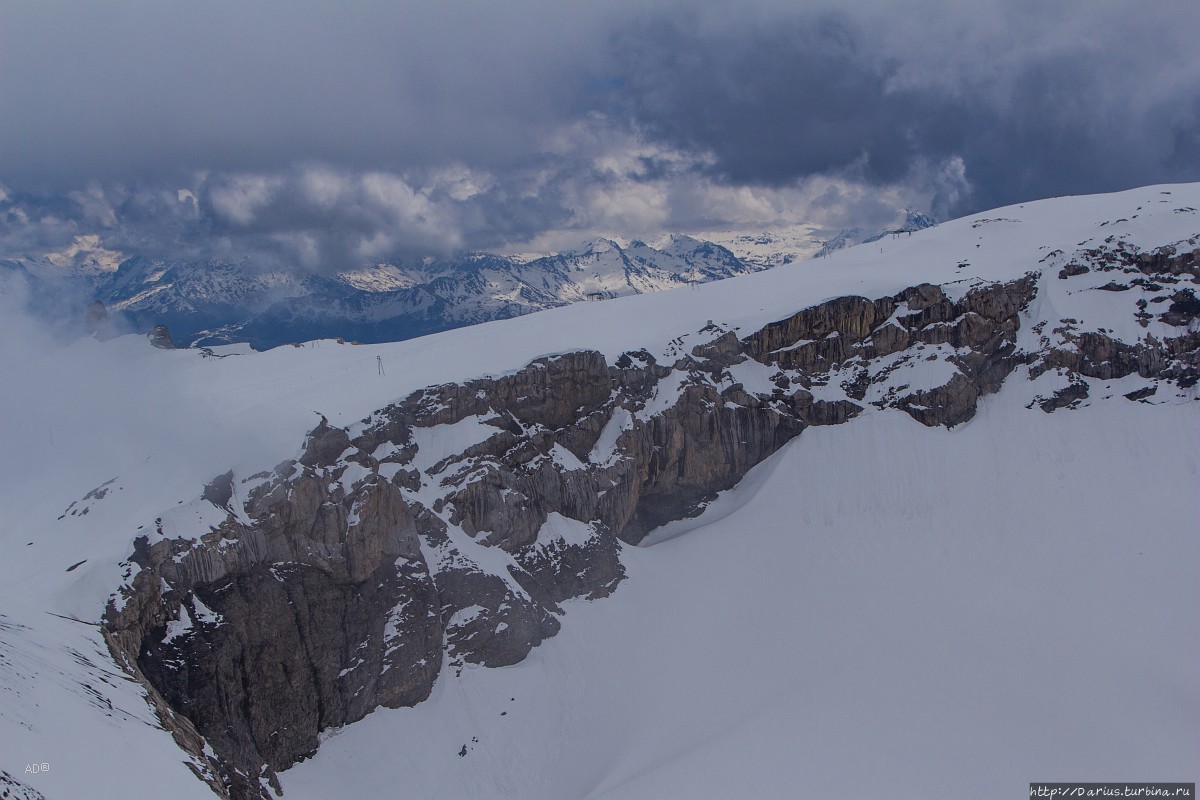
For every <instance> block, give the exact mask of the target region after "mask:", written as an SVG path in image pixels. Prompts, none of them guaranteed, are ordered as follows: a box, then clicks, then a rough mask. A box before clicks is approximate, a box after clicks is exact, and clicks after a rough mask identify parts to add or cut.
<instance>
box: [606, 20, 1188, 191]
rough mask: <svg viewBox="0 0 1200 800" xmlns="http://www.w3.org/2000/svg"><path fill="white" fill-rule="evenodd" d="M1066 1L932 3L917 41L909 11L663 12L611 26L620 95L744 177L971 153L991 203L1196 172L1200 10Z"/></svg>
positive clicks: (866, 167) (884, 166) (895, 170)
mask: <svg viewBox="0 0 1200 800" xmlns="http://www.w3.org/2000/svg"><path fill="white" fill-rule="evenodd" d="M1057 5H1058V6H1060V8H1059V10H1058V12H1057V13H1055V12H1053V11H1051V12H1049V13H1047V12H1039V10H1038V9H1037V8H1036V7H1035V6H1031V5H1028V4H1011V5H1006V6H1003V7H999V8H990V9H989V7H988V6H987V5H986V4H967V5H964V6H963V7H962V8H958V7H954V6H944V7H943V8H941V9H937V8H936V4H919V5H917V6H915V8H917V9H923V10H924V11H925V12H926V13H927V14H929V15H931V16H930V18H929V19H927V20H926V21H925V22H926V23H927V24H923V25H922V26H920V28H919V29H918V30H917V31H916V32H915V33H916V34H917V36H918V38H912V39H909V38H906V37H908V36H910V35H913V34H914V31H913V30H912V29H913V27H914V26H913V24H912V23H913V22H914V20H913V19H911V18H909V19H906V20H901V22H903V23H904V24H897V18H896V15H894V14H889V15H886V16H884V15H882V14H868V13H864V9H862V8H858V9H856V10H855V11H854V12H847V11H825V12H819V13H800V14H781V15H778V16H771V17H765V18H764V17H757V18H754V19H752V20H750V21H747V22H746V23H745V24H743V25H741V26H733V27H730V26H727V25H714V24H711V20H708V19H706V18H705V17H704V15H696V16H682V15H670V16H666V15H664V16H661V17H659V18H657V19H655V20H654V21H653V23H652V24H650V25H647V26H645V27H643V28H640V29H638V30H626V31H622V32H620V33H618V34H617V35H616V36H615V38H614V42H615V47H616V48H617V49H618V50H620V51H621V52H623V53H625V54H626V57H627V60H626V66H625V69H623V70H622V71H621V72H620V73H618V76H617V77H618V79H619V82H620V85H621V86H622V87H623V89H622V92H621V96H620V98H619V102H620V103H621V104H623V106H624V108H625V109H626V113H627V114H628V115H629V116H630V117H632V118H635V119H638V120H640V121H641V122H642V123H643V124H645V125H646V126H647V127H648V130H650V131H652V132H653V133H654V134H656V135H658V136H660V137H662V138H664V139H666V140H667V141H670V142H672V143H674V144H676V145H679V146H684V147H690V148H696V149H703V150H707V151H710V152H711V153H713V154H714V155H715V156H716V163H715V165H714V169H715V170H716V171H718V172H719V173H720V174H721V175H723V176H724V177H725V178H726V179H727V180H729V181H732V182H734V183H767V184H783V183H787V182H789V181H792V180H795V179H796V178H797V177H802V176H806V175H811V174H813V173H827V172H830V171H844V172H846V173H847V174H852V175H854V176H857V177H861V178H862V179H864V180H866V181H868V182H869V183H872V184H886V183H891V182H896V181H902V180H905V179H906V178H907V177H908V176H909V175H910V173H911V172H912V170H913V169H914V167H916V166H918V165H921V164H930V163H941V162H944V161H945V160H947V159H950V158H954V157H959V158H961V159H962V160H963V161H964V162H965V164H966V165H967V172H968V174H969V177H970V179H971V181H972V183H973V184H974V186H975V188H976V194H975V196H974V198H973V202H974V203H975V204H981V205H984V206H987V205H995V204H1000V203H1004V202H1012V201H1015V200H1019V199H1027V198H1031V197H1040V196H1046V195H1050V194H1064V193H1073V192H1088V191H1103V190H1108V189H1115V188H1122V187H1127V186H1129V185H1133V184H1136V183H1139V182H1140V183H1149V182H1159V181H1172V180H1181V179H1195V178H1196V177H1198V176H1200V148H1198V147H1197V146H1196V145H1197V142H1196V134H1195V131H1196V130H1197V129H1198V128H1200V116H1198V114H1197V104H1196V97H1197V93H1198V92H1200V71H1198V70H1200V59H1197V57H1196V55H1195V51H1196V48H1195V45H1194V32H1195V31H1196V30H1200V12H1198V11H1197V6H1196V5H1195V4H1182V3H1160V4H1155V5H1154V6H1153V11H1151V10H1149V9H1147V8H1145V7H1144V6H1141V5H1140V4H1139V5H1133V4H1128V5H1123V4H1112V3H1109V4H1104V3H1086V4H1081V3H1066V4H1057ZM1064 7H1069V9H1070V13H1063V9H1064ZM880 10H882V8H881V9H880ZM934 10H937V11H940V12H941V15H940V17H939V18H932V12H933V11H934ZM976 16H978V17H979V19H977V20H973V19H972V18H973V17H976ZM973 21H974V22H976V23H977V25H976V26H974V27H973V26H972V22H973ZM964 29H965V30H967V31H969V35H966V36H962V37H961V38H959V36H958V34H959V31H961V30H964ZM1189 31H1190V33H1189ZM977 45H982V46H977ZM954 210H957V211H960V212H961V211H963V210H964V209H963V208H958V209H954Z"/></svg>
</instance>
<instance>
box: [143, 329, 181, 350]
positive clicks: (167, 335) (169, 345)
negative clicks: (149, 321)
mask: <svg viewBox="0 0 1200 800" xmlns="http://www.w3.org/2000/svg"><path fill="white" fill-rule="evenodd" d="M148 338H149V339H150V344H152V345H154V346H155V347H157V348H159V349H161V350H174V349H175V342H174V341H173V340H172V339H171V331H169V330H168V329H167V326H166V325H155V326H154V330H152V331H150V333H149V335H148Z"/></svg>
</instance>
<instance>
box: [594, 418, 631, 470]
mask: <svg viewBox="0 0 1200 800" xmlns="http://www.w3.org/2000/svg"><path fill="white" fill-rule="evenodd" d="M629 430H633V415H632V414H630V413H629V412H628V411H627V410H625V409H624V408H619V407H618V408H615V409H613V413H612V416H611V417H609V419H608V422H606V423H605V424H604V429H603V430H602V431H600V437H599V438H598V439H596V444H594V445H593V446H592V452H590V453H589V454H588V461H590V462H591V463H593V464H611V463H613V460H614V459H615V458H616V454H617V440H618V439H619V438H620V437H621V434H622V433H624V432H625V431H629Z"/></svg>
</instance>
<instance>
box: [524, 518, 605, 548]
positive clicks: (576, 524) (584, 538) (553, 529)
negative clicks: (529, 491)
mask: <svg viewBox="0 0 1200 800" xmlns="http://www.w3.org/2000/svg"><path fill="white" fill-rule="evenodd" d="M595 535H596V530H595V528H594V527H593V526H592V525H591V524H590V523H587V522H580V521H579V520H577V519H571V518H570V517H564V516H563V515H562V514H559V513H558V512H557V511H555V512H551V513H550V514H549V515H548V516H547V517H546V521H545V522H544V523H542V527H541V528H540V529H538V535H537V544H538V545H539V546H541V547H543V548H553V547H559V546H562V545H566V546H568V547H583V546H585V545H586V544H587V543H588V542H590V541H591V540H592V538H593V537H594V536H595Z"/></svg>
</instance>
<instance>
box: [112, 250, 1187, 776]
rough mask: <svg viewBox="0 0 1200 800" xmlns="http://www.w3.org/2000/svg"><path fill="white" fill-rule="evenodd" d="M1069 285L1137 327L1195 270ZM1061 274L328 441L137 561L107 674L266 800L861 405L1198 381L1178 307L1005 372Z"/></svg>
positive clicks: (838, 310) (477, 384)
mask: <svg viewBox="0 0 1200 800" xmlns="http://www.w3.org/2000/svg"><path fill="white" fill-rule="evenodd" d="M1144 256H1149V258H1145V257H1144ZM1160 256H1161V257H1160ZM1074 260H1075V261H1076V262H1079V263H1080V264H1081V265H1083V266H1087V270H1088V271H1096V272H1099V271H1110V272H1113V273H1114V275H1116V274H1117V273H1119V274H1120V275H1127V274H1136V275H1137V276H1138V277H1136V278H1133V279H1132V280H1130V281H1129V283H1130V288H1138V289H1140V290H1141V293H1142V294H1150V295H1151V296H1150V299H1149V300H1148V299H1147V298H1146V297H1141V298H1138V299H1137V300H1136V301H1134V302H1133V303H1131V304H1130V305H1131V308H1137V309H1138V310H1137V311H1136V312H1134V313H1135V314H1136V313H1148V312H1146V311H1145V307H1146V306H1145V305H1143V303H1145V304H1147V305H1148V304H1149V302H1151V301H1153V300H1154V299H1155V298H1157V297H1162V296H1164V292H1165V291H1166V290H1165V289H1164V284H1171V285H1174V283H1179V282H1182V281H1183V280H1186V279H1189V278H1190V279H1191V280H1193V281H1194V280H1195V274H1196V264H1197V260H1196V258H1195V256H1194V254H1193V253H1187V254H1184V255H1177V254H1176V253H1175V252H1174V251H1172V252H1171V253H1169V254H1167V251H1166V250H1165V249H1164V250H1160V251H1157V252H1156V253H1153V254H1142V253H1138V254H1134V255H1133V256H1132V260H1130V259H1123V258H1122V257H1120V256H1119V255H1113V253H1112V251H1105V252H1099V251H1097V252H1095V253H1091V254H1089V253H1087V252H1082V251H1081V252H1080V253H1078V254H1076V257H1075V259H1074ZM1084 262H1086V263H1084ZM1064 269H1065V267H1064ZM1067 273H1068V274H1067V276H1066V277H1063V278H1058V277H1053V276H1052V273H1050V272H1044V273H1040V274H1039V273H1031V274H1030V275H1027V276H1026V277H1024V278H1021V279H1018V280H1015V281H1012V282H1009V283H1006V284H983V285H979V286H976V287H975V288H973V289H971V290H969V291H966V292H965V293H964V292H962V291H961V287H953V289H954V291H951V287H945V286H942V287H939V286H933V285H930V284H921V285H917V286H913V287H910V288H909V289H906V290H904V291H903V292H900V293H898V294H896V295H894V296H890V297H882V298H875V299H871V298H865V297H854V296H847V297H840V298H835V299H833V300H830V301H828V302H825V303H822V304H820V305H818V306H815V307H812V308H808V309H804V310H801V311H800V312H798V313H797V314H795V315H793V316H792V317H790V318H788V319H784V320H781V321H779V322H775V323H772V324H770V325H767V326H765V327H763V328H762V329H760V330H758V331H756V332H754V333H751V334H750V335H748V336H745V337H741V338H739V337H738V336H737V335H736V333H734V332H732V331H722V330H719V329H716V328H714V329H713V330H711V331H709V334H710V341H708V342H707V343H706V344H704V345H701V346H698V347H696V348H693V349H692V350H691V351H690V352H689V353H686V354H680V357H679V358H678V359H677V360H676V361H675V362H674V363H671V364H669V365H667V364H661V363H658V361H657V360H656V359H655V358H654V357H653V356H652V355H651V354H649V353H648V352H644V351H643V352H630V353H626V354H625V355H624V356H622V357H621V358H619V359H617V360H616V362H615V363H614V364H611V365H610V364H608V363H606V362H605V360H604V358H603V357H602V356H601V355H600V354H599V353H595V352H587V351H585V352H576V353H568V354H564V355H561V356H556V357H551V358H544V359H539V360H537V361H535V362H533V363H532V364H530V365H529V366H528V367H526V368H525V369H523V370H521V371H520V372H518V373H516V374H514V375H510V376H507V377H502V378H497V379H480V380H476V381H470V382H467V383H463V384H448V385H444V386H438V387H431V388H429V389H426V390H423V391H420V392H417V393H414V394H412V395H410V396H409V397H408V398H406V399H404V400H403V401H401V402H399V403H396V404H395V405H392V406H389V407H387V408H385V409H382V410H380V411H378V412H376V413H375V414H373V415H372V416H371V417H370V418H368V419H367V420H364V421H363V422H362V423H360V424H358V425H355V426H352V427H350V428H349V429H340V428H336V427H333V426H330V425H329V424H328V423H327V422H325V421H322V423H321V424H320V425H319V426H318V427H317V428H315V429H314V430H313V431H312V432H311V433H310V434H309V436H308V439H307V441H306V442H305V446H304V449H303V452H302V453H301V454H300V455H299V457H298V458H297V459H296V460H294V461H289V462H285V463H284V464H281V465H280V466H279V467H277V468H276V469H275V470H274V471H273V472H270V473H262V474H258V475H253V476H248V477H244V478H243V477H240V476H236V475H234V474H232V473H230V474H227V475H224V476H220V477H219V478H217V479H215V480H214V481H213V482H212V483H210V485H209V486H208V487H207V488H206V489H205V491H204V493H203V499H202V500H200V501H198V502H202V503H205V504H207V505H208V506H209V507H211V508H213V509H214V510H216V513H217V516H218V519H219V521H217V522H215V524H214V525H213V528H212V530H211V531H209V532H208V533H205V534H203V535H202V536H200V537H199V538H198V539H190V538H183V539H174V538H168V537H165V536H161V535H160V536H156V537H146V538H144V539H142V540H140V541H139V544H138V548H137V552H136V553H135V554H134V556H133V558H132V561H133V562H134V564H136V566H137V567H138V568H139V569H138V571H137V573H136V575H134V576H133V577H132V580H131V583H130V585H129V586H128V587H127V589H126V590H125V591H124V592H123V594H124V596H123V597H122V598H121V599H120V602H118V603H115V604H114V605H113V606H112V608H111V609H110V612H109V615H108V619H107V625H108V628H109V631H110V636H111V641H112V642H113V646H114V649H115V650H116V652H117V653H118V654H119V657H121V658H122V659H123V660H124V662H125V663H126V664H127V665H128V667H129V668H130V669H131V670H133V671H135V672H136V673H137V674H139V675H141V676H143V677H144V679H145V680H146V681H147V683H148V684H149V685H150V686H151V687H153V693H155V694H156V695H157V696H159V697H161V698H162V700H163V701H164V702H165V704H166V705H167V706H169V708H170V709H173V711H174V712H175V713H177V714H178V715H179V716H182V717H183V718H185V721H186V725H185V726H183V727H188V726H194V729H195V731H198V732H199V733H200V734H202V735H203V736H204V737H205V738H206V739H207V741H208V743H209V744H210V745H211V746H212V748H213V749H214V750H215V751H216V753H217V754H218V755H219V756H220V763H219V766H220V767H221V768H222V769H223V773H224V774H223V780H224V789H223V791H225V792H228V793H229V794H230V795H231V796H235V797H251V796H257V795H258V794H261V793H262V792H263V791H265V790H264V789H263V785H264V784H263V781H264V780H265V781H268V782H269V781H270V780H271V779H272V773H273V770H278V769H281V768H284V767H286V766H288V765H289V764H291V763H294V762H295V761H296V760H297V759H301V758H304V757H305V756H306V755H308V754H310V753H312V752H313V751H314V750H315V748H316V747H317V744H318V734H319V732H320V731H321V730H324V729H326V728H331V727H336V726H339V725H343V724H347V723H349V722H352V721H354V720H356V719H359V718H361V717H362V716H363V715H365V714H366V713H368V712H369V711H370V710H371V709H372V708H374V707H376V706H378V705H387V706H401V705H410V704H412V703H415V702H419V701H420V700H422V699H423V698H424V697H425V696H427V695H428V693H429V691H430V689H431V688H432V685H433V682H434V680H435V679H436V678H437V676H438V674H439V671H440V670H441V669H442V668H443V663H444V664H445V665H447V666H448V667H449V668H454V667H455V666H456V665H460V664H462V663H465V662H473V663H480V664H485V665H502V664H511V663H514V662H516V661H519V660H520V659H522V658H524V657H525V655H526V654H527V653H528V652H529V650H530V649H531V648H532V647H534V646H536V645H537V644H538V643H539V642H540V641H542V640H543V639H544V638H545V637H547V636H552V635H553V634H554V633H555V631H556V630H557V629H558V626H559V624H560V623H559V621H558V617H559V615H560V614H561V608H560V606H559V605H558V604H559V603H560V602H561V601H562V600H565V599H567V598H571V597H602V596H604V595H606V594H608V593H609V592H611V591H613V590H614V589H615V588H616V587H617V585H618V584H619V582H620V581H621V579H622V577H623V570H622V567H621V562H620V550H621V547H622V546H623V545H624V544H635V543H637V542H638V541H640V540H641V538H642V537H643V536H644V535H645V534H646V533H647V532H648V531H649V530H651V529H653V528H654V527H656V526H657V525H660V524H662V523H663V522H666V521H668V520H672V519H678V518H681V517H684V516H686V515H689V514H693V513H696V512H698V511H699V510H700V509H702V508H703V506H704V504H705V502H706V501H707V500H708V499H710V498H711V497H712V496H713V495H714V494H715V493H716V492H719V491H721V490H723V489H725V488H728V487H730V486H732V485H733V484H735V483H736V482H737V481H738V480H739V479H740V478H741V477H742V476H743V475H744V474H745V473H746V471H748V470H749V469H750V468H752V467H753V466H754V465H755V464H757V463H760V462H761V461H762V460H763V459H765V458H766V457H768V456H770V455H771V454H772V453H774V452H776V451H777V450H778V449H779V448H780V447H782V446H783V445H784V444H786V443H787V442H788V441H790V440H791V439H792V438H794V437H795V436H797V435H798V434H800V433H801V432H802V431H803V430H804V428H805V427H807V426H808V425H814V424H838V423H842V422H846V421H847V420H849V419H851V418H853V417H854V416H855V415H857V414H859V413H861V411H862V410H863V409H864V408H866V407H867V406H868V405H870V406H875V407H880V408H886V407H891V408H899V409H902V410H904V411H905V412H907V413H908V414H909V415H911V416H912V417H913V418H914V419H916V420H917V421H919V422H921V423H922V424H925V425H930V426H934V425H945V426H953V425H957V424H960V423H962V422H964V421H966V420H968V419H970V418H971V416H972V415H973V414H974V413H975V411H976V408H977V404H978V400H979V398H980V397H981V396H983V395H985V394H988V393H990V392H994V391H996V390H998V389H999V388H1000V386H1001V384H1002V383H1003V382H1004V381H1005V379H1006V378H1007V377H1008V376H1009V375H1010V374H1011V373H1012V372H1013V371H1014V370H1017V369H1019V368H1023V369H1025V370H1027V375H1028V377H1030V378H1031V379H1035V380H1038V379H1042V378H1043V377H1044V376H1048V375H1051V374H1055V375H1058V376H1059V377H1060V378H1061V382H1062V383H1064V384H1065V385H1064V386H1063V388H1061V389H1059V390H1057V391H1056V392H1054V393H1053V394H1051V395H1048V396H1047V397H1045V398H1041V400H1042V402H1041V407H1042V408H1043V409H1044V410H1047V411H1052V410H1055V409H1056V408H1063V407H1070V406H1071V405H1072V404H1073V403H1077V402H1078V401H1079V400H1080V399H1082V398H1085V397H1087V392H1086V385H1087V380H1088V378H1089V377H1097V378H1110V377H1120V376H1123V375H1131V374H1135V373H1136V374H1138V375H1140V376H1141V377H1142V378H1145V379H1146V380H1147V381H1150V382H1151V383H1150V384H1148V386H1147V387H1146V388H1147V390H1149V389H1150V388H1151V387H1155V386H1157V385H1158V384H1159V383H1161V382H1164V381H1174V382H1176V383H1177V384H1179V385H1187V384H1188V382H1194V381H1195V380H1196V376H1197V370H1198V358H1197V351H1198V349H1200V348H1198V344H1200V343H1198V342H1197V334H1196V333H1194V332H1192V331H1191V330H1190V328H1194V327H1195V326H1194V325H1191V324H1190V323H1191V322H1192V321H1194V320H1195V318H1196V308H1195V302H1194V296H1193V295H1190V294H1188V292H1190V289H1178V290H1175V293H1174V294H1173V295H1171V296H1172V297H1174V298H1176V299H1173V300H1171V302H1170V304H1169V305H1168V306H1166V308H1165V309H1164V310H1163V311H1162V312H1161V315H1160V318H1161V319H1162V320H1163V321H1168V320H1172V319H1179V320H1182V321H1183V322H1184V323H1186V324H1185V325H1184V326H1181V333H1180V335H1179V336H1178V337H1174V338H1170V339H1166V340H1152V339H1149V338H1147V339H1146V340H1144V341H1140V342H1136V343H1131V342H1123V341H1118V340H1116V339H1114V338H1112V337H1109V336H1106V335H1104V334H1096V333H1084V334H1080V335H1076V334H1075V333H1074V332H1073V330H1072V327H1071V324H1070V323H1069V322H1066V321H1065V320H1062V321H1061V322H1062V324H1061V325H1058V326H1055V327H1053V328H1052V329H1051V330H1050V331H1048V332H1047V331H1046V328H1047V326H1048V324H1049V323H1050V322H1051V321H1050V320H1047V319H1039V320H1037V321H1036V323H1034V324H1032V325H1031V326H1029V329H1028V330H1026V331H1025V336H1027V337H1031V338H1032V340H1033V341H1035V342H1036V346H1030V347H1022V346H1021V343H1020V342H1021V337H1020V335H1019V334H1020V333H1021V331H1022V314H1023V312H1024V314H1025V316H1026V322H1027V323H1028V322H1030V321H1032V318H1031V316H1030V313H1029V309H1030V307H1031V305H1032V304H1033V303H1034V302H1035V300H1036V298H1037V296H1038V294H1039V291H1040V290H1041V289H1043V288H1044V286H1045V283H1046V282H1047V281H1053V280H1060V279H1061V280H1072V279H1073V276H1072V275H1071V274H1070V273H1071V270H1067ZM1075 274H1085V273H1083V272H1078V271H1076V273H1075ZM1148 276H1149V277H1148ZM1138 281H1142V282H1143V283H1141V284H1139V283H1138ZM1172 282H1174V283H1172ZM1110 291H1113V290H1110ZM956 293H957V294H958V295H959V296H957V297H953V296H952V295H953V294H956ZM1130 297H1131V298H1132V297H1133V295H1130ZM1189 298H1190V299H1189ZM1162 302H1165V301H1159V304H1158V305H1159V307H1161V303H1162ZM1055 322H1059V321H1055ZM1172 324H1174V323H1172ZM1189 326H1190V327H1189ZM1184 327H1188V330H1183V329H1182V328H1184ZM1080 386H1083V387H1084V389H1082V390H1081V389H1080V388H1078V387H1080ZM1064 392H1065V393H1064ZM1060 393H1062V394H1061V395H1060ZM1145 396H1146V395H1141V396H1140V397H1131V398H1130V399H1134V400H1136V399H1141V398H1142V397H1145ZM443 659H444V661H443ZM181 725H182V723H181ZM189 741H193V740H189Z"/></svg>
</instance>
